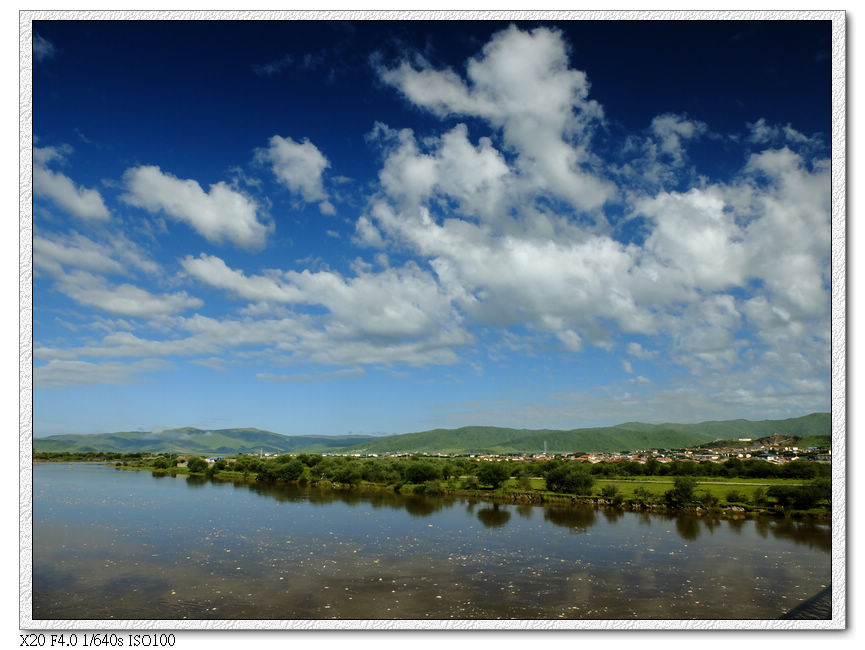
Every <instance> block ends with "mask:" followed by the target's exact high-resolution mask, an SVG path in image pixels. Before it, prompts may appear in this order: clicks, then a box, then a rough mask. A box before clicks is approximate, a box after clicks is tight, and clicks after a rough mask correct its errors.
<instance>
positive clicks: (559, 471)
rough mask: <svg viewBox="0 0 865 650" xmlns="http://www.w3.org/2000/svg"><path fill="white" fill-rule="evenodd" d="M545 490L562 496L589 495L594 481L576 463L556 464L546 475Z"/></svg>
mask: <svg viewBox="0 0 865 650" xmlns="http://www.w3.org/2000/svg"><path fill="white" fill-rule="evenodd" d="M546 480H547V489H548V490H550V491H552V492H561V493H564V494H590V493H591V491H592V486H593V485H594V484H595V479H593V478H592V476H591V475H590V474H589V473H588V472H587V471H586V470H585V469H583V467H582V465H580V464H578V463H568V464H564V463H562V464H558V465H555V466H553V468H552V469H550V470H549V471H548V472H547V473H546Z"/></svg>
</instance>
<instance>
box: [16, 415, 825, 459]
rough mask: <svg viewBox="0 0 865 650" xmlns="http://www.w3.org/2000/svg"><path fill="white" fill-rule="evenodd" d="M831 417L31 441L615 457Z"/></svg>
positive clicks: (124, 447) (816, 426) (224, 450)
mask: <svg viewBox="0 0 865 650" xmlns="http://www.w3.org/2000/svg"><path fill="white" fill-rule="evenodd" d="M831 430H832V429H831V420H830V415H829V413H812V414H811V415H806V416H803V417H800V418H790V419H787V420H761V421H758V422H753V421H750V420H728V421H723V422H700V423H698V424H675V423H665V424H647V423H645V422H626V423H624V424H619V425H616V426H612V427H594V428H586V429H572V430H569V431H562V430H556V429H509V428H505V427H480V426H472V427H462V428H460V429H432V430H430V431H420V432H417V433H404V434H400V435H394V436H382V437H375V436H284V435H281V434H278V433H273V432H270V431H262V430H260V429H218V430H213V431H204V430H202V429H192V428H188V427H187V428H182V429H167V430H165V431H160V432H153V433H147V432H142V431H126V432H120V433H102V434H89V435H61V436H50V437H47V438H34V439H33V447H34V450H35V451H77V452H86V451H116V452H135V451H145V452H163V451H167V452H176V453H195V454H234V453H254V452H258V451H259V450H262V451H264V452H267V453H301V452H305V453H326V452H340V453H345V452H347V453H375V454H384V453H412V452H416V453H424V452H426V453H457V454H466V453H501V454H508V453H538V452H541V451H543V450H544V443H545V442H546V448H547V451H549V452H550V453H563V452H573V451H583V452H610V451H625V450H635V449H652V448H662V449H670V448H678V447H694V446H697V445H700V444H703V443H706V442H711V441H713V440H724V439H733V440H735V439H737V438H755V439H756V438H761V437H765V436H770V435H774V434H779V435H790V436H797V437H814V436H826V435H829V434H831Z"/></svg>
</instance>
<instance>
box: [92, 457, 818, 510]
mask: <svg viewBox="0 0 865 650" xmlns="http://www.w3.org/2000/svg"><path fill="white" fill-rule="evenodd" d="M106 464H111V463H106ZM114 466H115V468H116V469H120V470H123V469H130V470H149V471H151V472H154V473H158V474H164V475H174V476H176V475H180V474H184V475H186V476H195V477H198V478H203V479H208V480H213V481H217V482H223V483H246V484H261V485H275V486H276V485H295V486H299V487H307V488H309V487H314V488H318V489H324V490H333V491H340V492H356V493H364V492H369V493H381V492H390V493H393V494H401V495H403V496H423V497H427V498H432V499H435V498H439V499H440V498H446V497H461V498H468V499H476V500H480V501H487V502H490V503H498V504H511V505H537V506H545V507H575V506H589V507H592V508H594V509H596V510H620V511H623V512H647V513H652V514H666V515H679V514H687V515H692V516H696V517H715V518H720V519H731V520H742V519H758V518H761V517H767V518H773V519H774V518H789V519H799V520H810V521H817V522H821V523H829V522H831V520H832V513H831V510H830V511H826V512H807V511H801V510H784V509H783V508H775V507H760V506H745V505H726V506H701V505H687V506H681V507H672V506H669V505H667V504H666V503H663V502H660V501H640V500H635V499H621V500H619V499H609V498H606V497H602V496H588V495H576V494H561V493H556V492H546V491H540V490H532V491H531V492H526V491H520V490H506V491H504V490H501V489H497V490H480V489H478V490H469V489H461V488H456V489H454V488H445V487H443V488H442V491H441V493H440V494H424V493H416V492H414V491H413V488H414V484H405V485H403V486H401V487H400V489H398V490H395V489H394V486H392V485H382V484H377V483H361V484H358V485H349V484H343V483H335V482H333V481H330V480H328V479H323V480H320V481H316V482H302V481H279V480H277V481H261V480H259V479H258V478H257V477H255V476H252V475H248V476H244V475H242V474H241V473H239V472H231V471H221V472H216V473H214V474H212V475H211V476H207V474H205V473H203V472H202V473H196V472H189V471H188V470H186V468H174V469H160V468H155V467H135V466H128V465H121V466H117V465H114ZM409 486H412V487H409Z"/></svg>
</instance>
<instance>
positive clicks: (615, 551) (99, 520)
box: [33, 463, 831, 619]
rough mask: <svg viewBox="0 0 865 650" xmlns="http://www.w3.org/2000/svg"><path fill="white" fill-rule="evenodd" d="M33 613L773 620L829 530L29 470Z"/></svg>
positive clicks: (797, 597) (814, 570)
mask: <svg viewBox="0 0 865 650" xmlns="http://www.w3.org/2000/svg"><path fill="white" fill-rule="evenodd" d="M33 473H34V476H33V478H34V490H33V618H34V619H112V618H116V619H184V618H188V619H327V618H338V619H378V618H383V619H391V618H393V619H425V618H430V619H450V618H455V619H460V618H471V619H495V618H509V619H561V618H564V619H567V618H582V619H730V618H732V619H767V618H770V619H774V618H778V617H779V616H780V615H781V614H783V613H784V612H785V611H787V610H789V609H791V608H792V607H794V606H795V605H797V604H798V603H799V602H801V601H803V600H805V599H807V598H809V597H810V596H812V595H814V594H815V593H817V592H818V591H820V589H822V588H823V587H824V586H826V585H828V584H829V580H830V569H831V567H830V549H831V535H830V530H829V526H828V525H820V524H801V523H795V522H791V521H783V520H770V521H763V520H760V521H752V520H748V521H726V520H717V519H709V518H696V517H684V516H682V517H670V516H661V515H647V514H637V513H630V512H618V511H597V510H591V509H550V508H543V507H540V506H515V505H499V506H494V505H492V504H488V503H484V502H477V503H472V502H469V501H467V500H450V501H448V500H440V499H428V498H421V497H401V496H397V495H393V494H382V495H374V496H369V495H357V494H351V493H344V492H327V491H319V490H314V489H312V490H307V489H300V488H291V487H287V488H278V489H277V488H268V487H261V486H246V485H237V486H235V485H233V484H231V483H211V482H207V481H204V480H198V481H196V480H194V478H193V479H187V478H185V477H176V478H175V477H170V476H166V477H155V476H153V475H152V474H151V473H150V472H131V471H121V470H116V469H114V468H113V467H111V466H107V465H94V464H83V463H82V464H48V463H41V464H36V465H35V466H34V469H33Z"/></svg>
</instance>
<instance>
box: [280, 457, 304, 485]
mask: <svg viewBox="0 0 865 650" xmlns="http://www.w3.org/2000/svg"><path fill="white" fill-rule="evenodd" d="M304 467H305V465H304V464H303V463H302V462H300V461H299V460H298V459H297V458H294V459H292V460H291V461H289V462H287V463H284V464H283V466H282V469H281V470H280V471H279V478H281V479H282V480H283V481H296V480H297V479H299V478H300V475H301V474H303V468H304Z"/></svg>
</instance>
